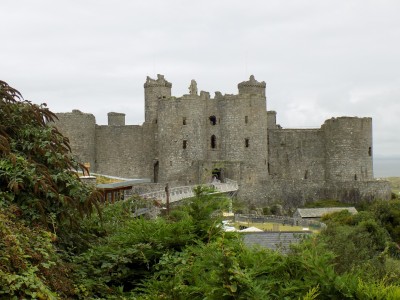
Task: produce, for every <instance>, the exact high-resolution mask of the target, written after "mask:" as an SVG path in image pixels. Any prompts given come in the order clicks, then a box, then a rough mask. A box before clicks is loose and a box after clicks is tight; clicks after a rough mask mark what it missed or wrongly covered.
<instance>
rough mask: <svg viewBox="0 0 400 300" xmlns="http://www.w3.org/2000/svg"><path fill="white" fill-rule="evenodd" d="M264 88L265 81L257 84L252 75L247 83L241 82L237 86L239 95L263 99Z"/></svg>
mask: <svg viewBox="0 0 400 300" xmlns="http://www.w3.org/2000/svg"><path fill="white" fill-rule="evenodd" d="M265 87H266V84H265V81H262V82H259V81H257V80H256V79H255V78H254V75H251V76H250V79H249V81H243V82H241V83H239V84H238V88H239V95H244V94H248V95H250V94H255V95H261V96H263V97H265Z"/></svg>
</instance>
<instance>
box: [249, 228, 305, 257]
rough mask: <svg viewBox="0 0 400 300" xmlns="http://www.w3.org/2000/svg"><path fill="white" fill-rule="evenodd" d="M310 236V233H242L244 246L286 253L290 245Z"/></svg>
mask: <svg viewBox="0 0 400 300" xmlns="http://www.w3.org/2000/svg"><path fill="white" fill-rule="evenodd" d="M310 234H312V232H311V231H299V232H293V231H291V232H289V231H265V232H249V233H243V234H242V236H243V242H244V244H245V245H246V246H249V247H251V246H256V245H258V246H261V247H265V248H268V249H271V250H278V251H280V252H282V253H287V252H288V251H289V249H290V245H291V244H293V243H299V242H300V241H301V240H302V239H303V238H304V237H306V236H308V235H310Z"/></svg>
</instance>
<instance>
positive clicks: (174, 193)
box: [140, 179, 239, 203]
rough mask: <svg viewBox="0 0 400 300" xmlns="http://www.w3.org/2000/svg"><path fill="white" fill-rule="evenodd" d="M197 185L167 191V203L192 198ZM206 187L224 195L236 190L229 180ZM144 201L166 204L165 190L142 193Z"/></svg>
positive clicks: (235, 185) (236, 187)
mask: <svg viewBox="0 0 400 300" xmlns="http://www.w3.org/2000/svg"><path fill="white" fill-rule="evenodd" d="M197 186H198V185H189V186H180V187H173V188H170V189H169V202H170V203H173V202H176V201H179V200H182V199H185V198H191V197H194V196H195V194H194V188H196V187H197ZM206 186H209V187H213V188H214V189H215V190H216V191H217V192H220V193H226V192H234V191H237V190H238V188H239V187H238V184H237V182H236V181H234V180H231V179H225V182H213V183H209V184H206ZM140 196H141V197H143V198H145V199H152V200H160V201H161V202H162V203H166V202H167V193H166V192H165V190H162V191H155V192H150V193H144V194H141V195H140Z"/></svg>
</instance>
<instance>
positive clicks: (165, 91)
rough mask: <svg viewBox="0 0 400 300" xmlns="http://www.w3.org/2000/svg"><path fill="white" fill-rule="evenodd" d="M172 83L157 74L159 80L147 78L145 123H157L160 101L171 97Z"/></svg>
mask: <svg viewBox="0 0 400 300" xmlns="http://www.w3.org/2000/svg"><path fill="white" fill-rule="evenodd" d="M171 88H172V83H170V82H168V81H167V80H165V78H164V75H160V74H157V79H152V78H150V77H149V76H147V79H146V82H145V84H144V111H145V117H144V120H145V122H148V123H157V107H158V101H159V100H160V99H165V98H168V97H171Z"/></svg>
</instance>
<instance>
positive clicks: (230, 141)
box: [221, 75, 268, 183]
mask: <svg viewBox="0 0 400 300" xmlns="http://www.w3.org/2000/svg"><path fill="white" fill-rule="evenodd" d="M265 87H266V84H265V82H264V81H263V82H258V81H257V80H255V78H254V76H253V75H252V76H250V79H249V81H244V82H241V83H239V84H238V88H239V95H236V96H225V98H226V99H225V105H224V107H225V109H224V110H223V111H222V114H223V115H222V119H221V126H223V129H222V132H223V141H222V142H223V144H222V149H223V155H224V160H226V161H241V162H242V163H243V164H242V171H241V177H242V178H241V179H242V180H244V181H245V182H247V183H255V182H258V181H259V180H262V179H266V178H267V177H268V165H267V164H268V146H267V143H268V138H267V110H266V97H265Z"/></svg>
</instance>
